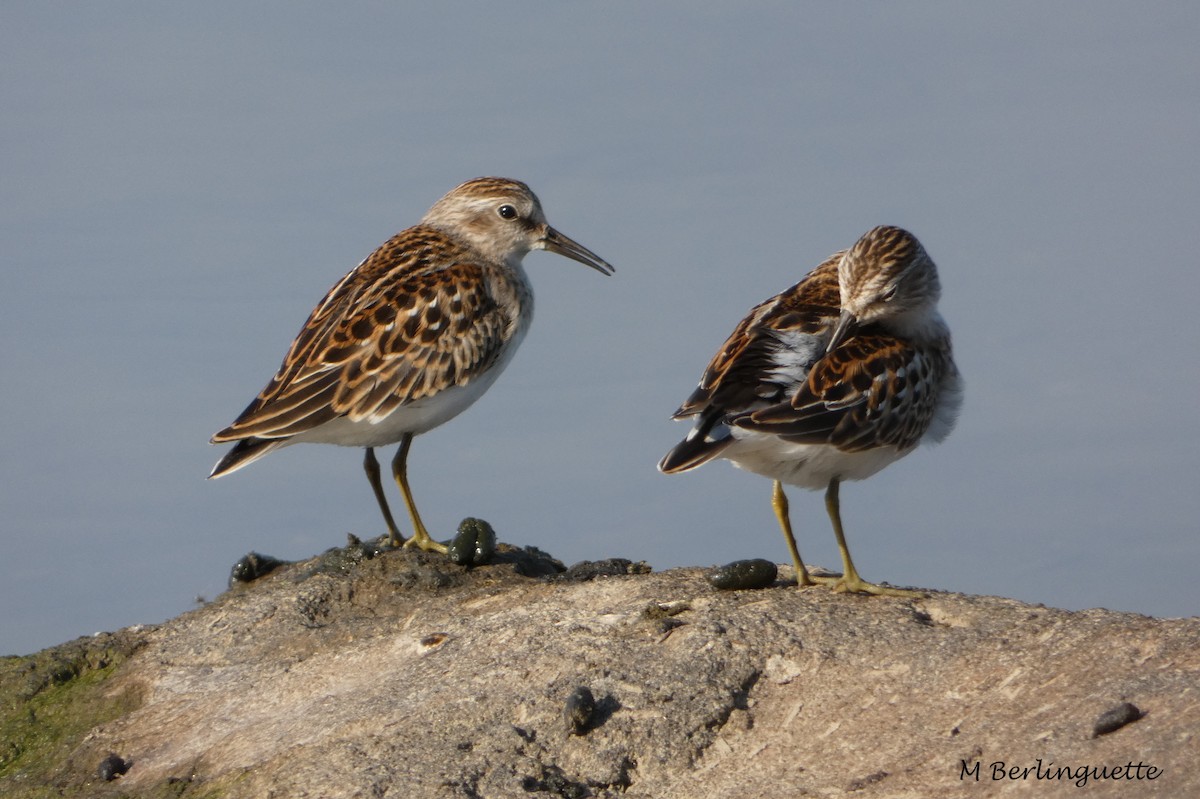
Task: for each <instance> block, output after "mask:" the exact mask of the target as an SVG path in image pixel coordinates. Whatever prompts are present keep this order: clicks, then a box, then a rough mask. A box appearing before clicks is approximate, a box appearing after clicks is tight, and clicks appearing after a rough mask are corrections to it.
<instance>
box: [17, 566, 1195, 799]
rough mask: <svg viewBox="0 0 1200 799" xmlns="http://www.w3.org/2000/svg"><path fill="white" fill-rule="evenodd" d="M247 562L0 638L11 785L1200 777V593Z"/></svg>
mask: <svg viewBox="0 0 1200 799" xmlns="http://www.w3.org/2000/svg"><path fill="white" fill-rule="evenodd" d="M256 562H257V561H256ZM261 562H263V563H269V561H265V560H263V561H261ZM243 565H244V564H243ZM260 571H267V569H265V568H262V569H258V568H257V567H256V568H251V569H250V570H249V574H248V576H249V577H255V578H256V579H253V580H252V581H251V582H247V583H244V584H237V585H235V587H234V588H233V589H231V590H230V591H228V592H227V593H226V594H224V595H222V596H221V597H219V598H218V599H217V600H215V601H213V602H211V603H208V604H206V605H205V606H203V607H201V608H198V609H197V610H194V611H192V612H189V613H186V614H184V615H182V616H180V617H179V618H176V619H174V620H172V621H170V622H167V623H165V624H162V625H159V626H156V627H146V628H130V629H127V630H123V631H120V632H118V633H111V634H104V635H99V636H94V637H92V638H86V639H80V640H78V641H74V642H71V643H69V644H64V645H63V646H60V647H56V648H54V649H51V650H46V651H45V652H41V653H38V654H37V655H34V656H30V657H26V658H5V659H3V660H0V697H2V699H3V721H2V724H3V733H4V748H3V749H2V750H0V794H3V795H4V796H10V797H35V796H36V797H41V796H68V797H77V796H78V797H82V796H87V797H100V798H101V799H103V798H104V797H120V796H129V797H135V796H136V797H225V796H228V797H358V796H363V797H368V796H369V797H510V796H513V797H528V796H548V797H615V796H623V797H766V796H791V797H801V796H841V795H852V796H854V797H863V798H864V799H865V798H867V797H889V798H894V797H921V798H922V799H929V798H930V797H960V796H980V797H982V796H989V797H990V796H1003V795H1014V796H1026V795H1036V796H1046V797H1053V796H1072V797H1074V796H1081V795H1087V796H1171V797H1179V796H1200V774H1198V773H1197V772H1200V769H1197V768H1196V764H1197V762H1200V747H1198V742H1197V738H1196V735H1197V732H1198V731H1200V679H1198V678H1200V619H1195V618H1192V619H1175V620H1170V619H1154V618H1147V617H1144V616H1138V615H1133V614H1127V613H1114V612H1110V611H1105V610H1091V611H1082V612H1068V611H1062V610H1055V609H1052V608H1046V607H1040V606H1030V605H1026V604H1022V603H1020V602H1015V601H1012V600H1008V599H1002V598H996V597H979V596H965V595H961V594H945V593H937V592H931V593H930V594H929V596H928V597H927V598H924V599H895V598H876V597H865V596H857V595H844V594H834V593H832V592H830V591H829V590H827V589H825V588H814V589H808V590H804V591H801V590H797V589H796V588H795V586H794V585H792V584H790V583H788V582H787V581H786V580H783V579H780V580H776V581H775V582H774V583H773V584H771V585H768V586H767V587H765V588H762V589H759V590H731V591H718V590H716V589H715V588H714V587H713V586H712V585H711V584H710V582H709V581H708V580H707V579H706V575H705V572H704V570H701V569H675V570H670V571H666V572H661V573H653V574H651V573H647V571H646V570H645V569H644V568H638V566H637V564H629V563H628V562H626V561H613V562H605V563H601V564H588V565H584V566H581V567H574V568H573V569H571V570H568V571H565V572H564V571H563V570H562V567H561V565H559V564H557V563H556V562H555V561H553V559H551V558H548V557H547V556H545V555H544V554H542V553H539V552H536V551H531V550H516V549H513V548H511V547H505V546H503V545H501V546H500V551H499V553H498V555H497V557H496V560H495V562H493V563H491V564H490V565H486V566H480V567H476V568H468V567H463V566H458V565H455V564H453V563H451V562H449V561H447V560H446V559H445V558H443V557H438V556H430V555H426V554H423V553H418V552H409V551H391V552H379V551H378V550H371V549H370V548H369V547H363V546H362V545H360V544H352V546H350V547H347V548H346V549H343V550H334V551H331V552H330V553H326V555H324V556H322V557H321V558H317V559H314V560H312V561H307V562H304V563H296V564H279V565H278V567H277V568H274V569H273V570H270V571H269V573H267V574H265V575H264V576H258V573H259V572H260ZM242 576H243V577H247V575H246V574H243V575H242ZM1081 789H1086V792H1081Z"/></svg>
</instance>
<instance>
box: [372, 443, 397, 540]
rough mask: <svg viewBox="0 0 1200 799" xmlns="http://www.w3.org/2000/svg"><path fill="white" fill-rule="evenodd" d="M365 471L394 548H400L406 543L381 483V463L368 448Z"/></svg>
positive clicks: (373, 451)
mask: <svg viewBox="0 0 1200 799" xmlns="http://www.w3.org/2000/svg"><path fill="white" fill-rule="evenodd" d="M363 470H364V471H366V473H367V479H368V480H370V481H371V490H372V491H374V492H375V501H376V502H378V503H379V509H380V510H381V511H383V520H384V521H385V522H387V527H388V535H389V536H390V537H391V542H392V546H394V547H398V546H400V545H401V544H403V543H404V536H402V535H400V530H399V529H397V528H396V520H395V519H393V518H392V509H391V508H389V507H388V503H387V497H385V496H384V494H383V485H382V484H381V483H380V482H379V461H377V460H375V450H374V449H372V448H371V447H367V456H366V457H365V458H363Z"/></svg>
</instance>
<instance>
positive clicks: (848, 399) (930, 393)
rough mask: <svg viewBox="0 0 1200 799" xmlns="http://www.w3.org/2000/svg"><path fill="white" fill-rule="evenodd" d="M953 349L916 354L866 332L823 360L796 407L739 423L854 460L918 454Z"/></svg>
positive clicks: (760, 413)
mask: <svg viewBox="0 0 1200 799" xmlns="http://www.w3.org/2000/svg"><path fill="white" fill-rule="evenodd" d="M951 368H952V367H951V365H950V354H949V349H948V347H946V348H942V347H924V348H919V349H918V348H914V347H913V346H912V345H911V344H908V343H907V342H905V341H902V340H900V339H897V338H895V337H892V336H889V335H886V334H881V333H878V332H874V331H872V329H871V328H869V327H868V328H864V329H863V330H861V331H859V332H857V333H855V334H854V335H853V336H852V337H851V338H850V339H848V340H847V341H846V342H845V343H844V344H842V345H841V346H840V347H838V348H837V349H836V350H834V351H833V352H831V353H829V354H828V355H827V356H825V357H824V358H822V359H821V360H820V361H819V362H818V363H817V364H815V365H814V366H813V368H812V370H811V371H810V372H809V374H808V379H807V380H806V381H805V382H804V385H803V386H801V388H800V389H799V390H798V391H797V392H796V393H795V394H794V396H793V397H792V398H791V400H790V401H788V402H782V403H779V404H777V405H773V406H771V407H768V408H764V409H761V410H758V411H754V412H751V413H748V414H745V415H743V416H740V417H737V418H735V419H733V420H732V421H731V423H732V424H734V425H735V426H737V427H741V428H744V429H747V430H754V431H758V432H763V433H772V434H774V435H777V436H779V437H780V438H781V439H783V440H785V441H791V442H795V443H802V444H832V445H833V446H835V447H837V448H838V449H840V450H843V451H846V452H858V451H863V450H868V449H872V448H874V447H881V446H891V447H896V448H897V449H900V450H907V449H910V448H912V447H915V446H916V445H917V443H918V442H919V441H920V439H921V436H922V435H924V434H925V431H926V430H927V429H928V428H929V424H930V422H931V421H932V419H933V413H934V410H935V408H936V406H937V399H938V388H939V386H940V385H941V382H942V380H943V378H944V377H945V375H946V374H947V371H948V370H949V369H951Z"/></svg>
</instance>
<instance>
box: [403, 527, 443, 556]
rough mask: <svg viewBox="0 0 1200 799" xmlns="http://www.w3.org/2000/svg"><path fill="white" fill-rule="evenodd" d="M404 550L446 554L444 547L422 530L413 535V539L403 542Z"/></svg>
mask: <svg viewBox="0 0 1200 799" xmlns="http://www.w3.org/2000/svg"><path fill="white" fill-rule="evenodd" d="M404 548H405V549H419V550H421V551H422V552H437V553H438V554H440V555H445V554H446V545H445V544H439V543H438V542H437V541H434V540H433V538H431V537H430V535H429V533H427V532H425V531H424V530H418V531H417V532H415V533H413V537H412V538H410V539H408V540H407V541H405V542H404Z"/></svg>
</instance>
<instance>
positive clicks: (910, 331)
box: [658, 227, 963, 596]
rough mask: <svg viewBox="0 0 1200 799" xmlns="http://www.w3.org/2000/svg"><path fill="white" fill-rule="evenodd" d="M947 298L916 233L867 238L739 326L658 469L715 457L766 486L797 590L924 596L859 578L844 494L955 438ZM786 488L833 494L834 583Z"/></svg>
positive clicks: (876, 233)
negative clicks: (940, 305) (942, 305)
mask: <svg viewBox="0 0 1200 799" xmlns="http://www.w3.org/2000/svg"><path fill="white" fill-rule="evenodd" d="M940 294H941V287H940V284H939V281H938V276H937V268H936V267H935V266H934V264H933V261H932V260H931V259H930V257H929V255H928V254H927V253H926V252H925V249H924V248H923V247H922V246H921V244H920V242H918V241H917V239H916V238H915V237H914V236H913V235H912V234H911V233H909V232H908V231H906V230H902V229H900V228H897V227H877V228H874V229H872V230H870V231H868V232H867V233H866V234H865V235H863V236H862V238H860V239H859V240H858V242H857V243H855V244H854V246H853V247H851V248H850V249H848V250H844V251H842V252H839V253H835V254H834V255H833V256H831V257H830V258H829V259H828V260H826V261H825V262H824V263H822V264H821V265H820V266H818V267H817V268H816V269H814V270H813V271H812V272H810V273H809V274H808V275H807V276H806V277H805V278H804V279H803V280H801V281H800V282H799V283H797V284H796V285H794V286H792V287H791V288H789V289H787V290H786V291H784V292H783V293H781V294H778V295H776V296H774V297H772V298H771V299H769V300H767V301H766V302H763V303H762V304H760V305H758V306H756V307H755V308H753V309H752V310H751V311H750V313H749V314H748V315H747V316H746V318H745V319H743V320H742V322H741V324H739V325H738V326H737V328H736V329H735V330H734V331H733V333H732V335H730V336H729V338H728V339H727V340H726V341H725V343H724V345H722V347H721V348H720V349H719V350H718V351H717V354H716V355H715V356H714V357H713V359H712V361H711V362H710V363H709V364H708V368H707V369H705V371H704V374H703V376H702V377H701V378H700V385H699V387H698V388H697V389H696V390H695V391H694V392H693V393H692V395H691V396H690V397H688V399H687V400H686V401H685V402H684V403H683V405H681V406H680V407H679V409H678V410H677V411H676V412H675V415H674V418H675V419H692V418H694V419H695V423H694V426H693V427H692V429H691V431H690V432H689V433H688V435H687V437H686V438H685V439H684V440H683V441H681V442H680V443H679V444H677V445H676V446H675V447H674V448H673V449H672V450H671V451H670V452H668V453H667V454H666V456H665V457H664V458H663V459H662V461H661V462H660V463H659V465H658V467H659V469H660V470H662V471H663V472H665V473H667V474H673V473H675V472H683V471H687V470H689V469H694V468H696V467H697V466H700V465H701V464H703V463H707V462H708V461H710V460H712V459H713V458H718V457H719V458H726V459H728V460H730V461H732V462H733V463H734V464H735V465H736V466H739V467H741V468H743V469H746V470H748V471H752V472H755V473H757V474H761V475H764V476H766V477H770V478H772V479H773V480H774V481H775V485H774V493H773V495H772V505H773V507H774V510H775V515H776V518H777V519H778V520H779V525H780V527H781V529H782V530H783V534H784V538H785V539H786V541H787V544H788V550H789V552H790V554H791V557H792V563H793V565H794V566H795V569H796V580H797V582H798V583H799V585H801V586H806V585H812V584H814V583H818V582H819V583H825V584H829V585H832V586H833V587H834V589H835V590H839V591H856V592H866V593H871V594H888V595H900V596H913V595H919V594H915V592H912V591H903V590H900V589H895V588H891V587H889V586H883V585H876V584H873V583H868V582H866V581H865V580H863V579H862V578H861V577H860V576H859V574H858V571H857V569H855V567H854V562H853V561H852V560H851V558H850V550H849V548H848V547H847V546H846V538H845V534H844V532H843V530H842V519H841V509H840V503H839V500H838V488H839V486H840V484H841V482H842V481H844V480H862V479H865V478H867V477H870V476H871V475H873V474H875V473H876V472H878V471H879V470H880V469H882V468H884V467H885V466H887V465H888V464H890V463H893V462H894V461H896V460H899V459H900V458H902V457H904V456H905V455H907V454H908V453H909V452H911V451H912V450H913V449H915V448H916V446H917V444H918V443H920V442H921V441H941V440H942V439H944V438H945V437H946V436H947V435H948V434H949V433H950V430H951V429H952V428H953V427H954V423H955V420H956V418H957V415H958V410H959V406H960V405H961V403H962V392H963V385H962V379H961V377H960V376H959V373H958V369H957V367H956V366H955V365H954V360H953V357H952V355H951V349H950V331H949V328H948V327H947V326H946V323H945V321H944V320H943V319H942V317H941V314H939V313H938V310H937V301H938V297H939V296H940ZM784 483H787V484H788V485H795V486H802V487H804V488H810V489H822V488H823V489H825V492H826V493H825V505H826V510H827V512H828V514H829V518H830V521H831V522H832V523H833V531H834V535H835V536H836V537H837V542H838V548H839V550H840V551H841V557H842V566H843V571H842V576H841V577H840V578H835V577H814V576H813V575H811V574H809V572H808V570H807V568H806V567H805V565H804V561H803V560H801V558H800V553H799V550H798V549H797V547H796V541H795V538H794V536H793V535H792V528H791V521H790V519H789V516H788V503H787V496H786V495H785V494H784V491H783V484H784Z"/></svg>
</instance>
